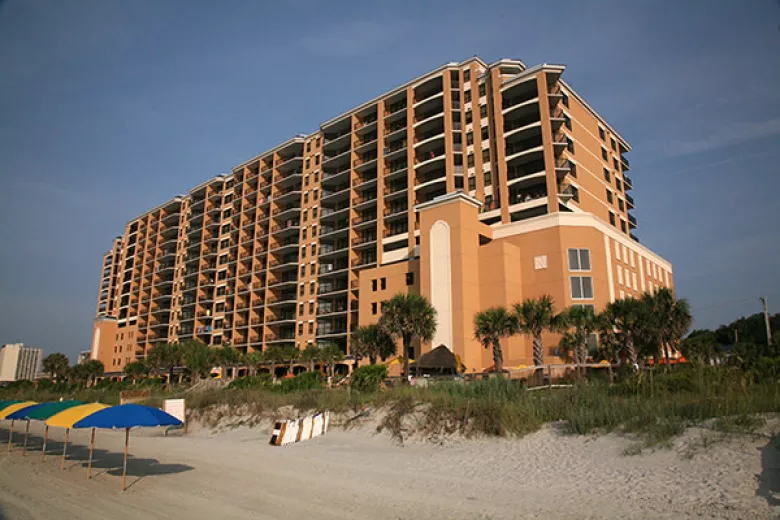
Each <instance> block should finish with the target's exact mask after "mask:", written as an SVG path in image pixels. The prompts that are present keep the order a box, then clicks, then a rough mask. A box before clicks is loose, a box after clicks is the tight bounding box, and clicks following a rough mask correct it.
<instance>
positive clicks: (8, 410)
mask: <svg viewBox="0 0 780 520" xmlns="http://www.w3.org/2000/svg"><path fill="white" fill-rule="evenodd" d="M36 404H38V403H36V402H35V401H20V402H18V403H14V404H12V405H9V406H6V407H5V408H3V409H2V410H0V421H1V420H3V419H7V418H9V417H8V416H9V415H11V414H12V413H14V412H15V411H17V410H22V409H24V408H27V407H30V406H33V405H36ZM15 421H16V419H11V431H10V432H9V433H8V453H11V439H13V437H14V422H15Z"/></svg>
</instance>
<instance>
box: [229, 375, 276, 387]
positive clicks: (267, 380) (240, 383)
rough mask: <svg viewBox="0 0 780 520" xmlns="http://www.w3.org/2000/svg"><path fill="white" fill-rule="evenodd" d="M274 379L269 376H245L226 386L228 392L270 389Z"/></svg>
mask: <svg viewBox="0 0 780 520" xmlns="http://www.w3.org/2000/svg"><path fill="white" fill-rule="evenodd" d="M273 383H274V378H273V377H272V376H271V374H258V375H256V376H246V377H239V378H238V379H234V380H233V381H231V382H230V384H229V385H228V389H230V390H250V389H252V390H254V389H258V388H271V386H272V385H273Z"/></svg>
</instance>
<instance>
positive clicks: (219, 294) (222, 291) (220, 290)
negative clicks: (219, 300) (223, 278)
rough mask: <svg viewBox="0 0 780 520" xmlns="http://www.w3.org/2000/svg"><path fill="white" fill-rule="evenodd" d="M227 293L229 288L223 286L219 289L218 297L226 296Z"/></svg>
mask: <svg viewBox="0 0 780 520" xmlns="http://www.w3.org/2000/svg"><path fill="white" fill-rule="evenodd" d="M226 292H227V286H226V285H223V286H221V287H217V296H225V293H226Z"/></svg>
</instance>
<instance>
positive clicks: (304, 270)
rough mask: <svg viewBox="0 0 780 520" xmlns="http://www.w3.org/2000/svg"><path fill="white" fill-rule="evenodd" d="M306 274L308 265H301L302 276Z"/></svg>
mask: <svg viewBox="0 0 780 520" xmlns="http://www.w3.org/2000/svg"><path fill="white" fill-rule="evenodd" d="M304 276H306V265H302V266H301V278H303V277H304Z"/></svg>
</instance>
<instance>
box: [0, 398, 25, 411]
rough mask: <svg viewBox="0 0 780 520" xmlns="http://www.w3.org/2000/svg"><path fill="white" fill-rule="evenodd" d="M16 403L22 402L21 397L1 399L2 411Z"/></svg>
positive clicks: (0, 408) (0, 406) (0, 409)
mask: <svg viewBox="0 0 780 520" xmlns="http://www.w3.org/2000/svg"><path fill="white" fill-rule="evenodd" d="M16 403H21V401H20V400H19V399H7V400H5V401H0V411H3V410H4V409H5V408H7V407H8V406H11V405H12V404H16Z"/></svg>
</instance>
